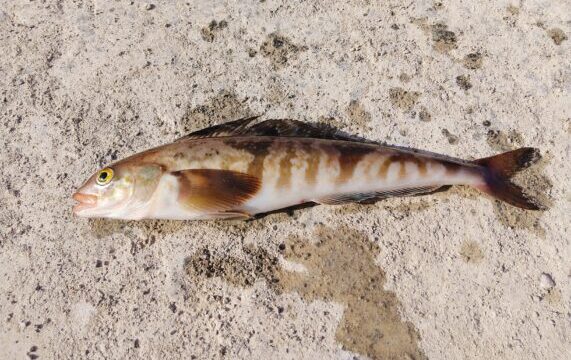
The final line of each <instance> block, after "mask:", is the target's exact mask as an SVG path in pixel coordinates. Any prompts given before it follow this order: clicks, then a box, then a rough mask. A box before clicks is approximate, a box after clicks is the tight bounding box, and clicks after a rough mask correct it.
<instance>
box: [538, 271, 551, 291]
mask: <svg viewBox="0 0 571 360" xmlns="http://www.w3.org/2000/svg"><path fill="white" fill-rule="evenodd" d="M539 286H541V287H542V288H543V289H551V288H552V287H554V286H555V281H554V280H553V278H552V277H551V275H550V274H548V273H542V274H541V276H540V277H539Z"/></svg>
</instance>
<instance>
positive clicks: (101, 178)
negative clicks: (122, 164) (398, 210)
mask: <svg viewBox="0 0 571 360" xmlns="http://www.w3.org/2000/svg"><path fill="white" fill-rule="evenodd" d="M111 179H113V169H111V168H105V169H103V170H101V171H100V172H99V174H97V179H96V180H95V182H96V183H97V185H101V186H103V185H107V184H109V182H110V181H111Z"/></svg>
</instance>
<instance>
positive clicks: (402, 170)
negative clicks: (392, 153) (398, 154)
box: [399, 160, 406, 179]
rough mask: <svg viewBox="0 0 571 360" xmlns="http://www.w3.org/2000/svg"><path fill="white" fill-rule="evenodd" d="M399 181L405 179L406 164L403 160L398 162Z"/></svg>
mask: <svg viewBox="0 0 571 360" xmlns="http://www.w3.org/2000/svg"><path fill="white" fill-rule="evenodd" d="M399 166H400V167H399V179H404V178H405V177H406V163H405V161H404V160H399Z"/></svg>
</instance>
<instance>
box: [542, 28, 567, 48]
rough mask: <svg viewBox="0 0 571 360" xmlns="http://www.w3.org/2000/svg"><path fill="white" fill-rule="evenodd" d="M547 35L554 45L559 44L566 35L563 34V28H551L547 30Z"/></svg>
mask: <svg viewBox="0 0 571 360" xmlns="http://www.w3.org/2000/svg"><path fill="white" fill-rule="evenodd" d="M547 35H549V37H550V38H551V40H553V42H554V43H555V45H561V43H562V42H563V41H565V40H567V35H565V33H564V32H563V30H561V29H559V28H552V29H549V30H547Z"/></svg>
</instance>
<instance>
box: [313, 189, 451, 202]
mask: <svg viewBox="0 0 571 360" xmlns="http://www.w3.org/2000/svg"><path fill="white" fill-rule="evenodd" d="M440 187H441V186H440V185H438V186H422V187H413V188H399V189H391V190H386V191H373V192H356V193H345V194H335V195H331V196H327V197H323V198H319V199H315V200H313V201H315V202H317V203H319V204H325V205H340V204H347V203H361V204H370V203H374V202H376V201H379V200H383V199H388V198H390V197H397V196H415V195H421V194H427V193H431V192H434V191H436V190H438V189H439V188H440Z"/></svg>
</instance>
